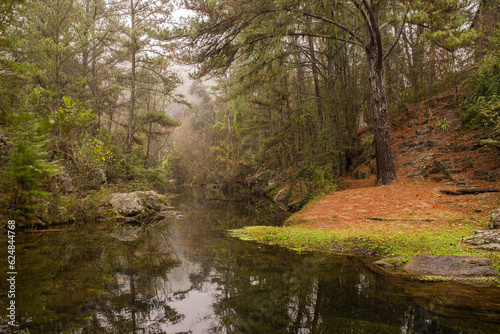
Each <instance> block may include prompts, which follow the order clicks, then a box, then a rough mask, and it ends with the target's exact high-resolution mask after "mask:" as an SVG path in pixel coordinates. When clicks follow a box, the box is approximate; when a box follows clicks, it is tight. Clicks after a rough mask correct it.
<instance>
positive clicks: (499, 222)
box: [462, 209, 500, 251]
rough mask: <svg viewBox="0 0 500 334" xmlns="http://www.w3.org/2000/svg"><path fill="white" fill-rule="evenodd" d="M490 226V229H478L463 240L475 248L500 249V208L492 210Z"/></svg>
mask: <svg viewBox="0 0 500 334" xmlns="http://www.w3.org/2000/svg"><path fill="white" fill-rule="evenodd" d="M489 227H490V230H478V231H476V233H475V234H474V235H473V236H472V237H468V238H464V239H463V240H462V241H463V242H464V243H466V244H469V245H471V246H474V247H475V248H480V249H486V250H497V251H500V209H496V210H493V211H492V212H491V217H490V225H489Z"/></svg>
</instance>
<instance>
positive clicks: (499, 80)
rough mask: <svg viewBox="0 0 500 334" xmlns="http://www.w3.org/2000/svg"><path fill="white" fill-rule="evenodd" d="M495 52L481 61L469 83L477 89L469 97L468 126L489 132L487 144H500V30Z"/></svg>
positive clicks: (494, 38)
mask: <svg viewBox="0 0 500 334" xmlns="http://www.w3.org/2000/svg"><path fill="white" fill-rule="evenodd" d="M489 42H490V45H491V47H492V51H491V52H490V53H489V54H488V55H487V56H486V57H485V58H484V59H483V60H482V61H481V63H480V64H479V66H478V67H477V69H476V71H475V73H474V75H472V76H471V78H469V79H468V80H467V81H466V83H467V84H471V85H472V86H473V90H472V92H471V93H469V94H468V95H467V96H466V99H465V103H464V104H465V106H466V107H467V111H466V113H465V115H464V123H466V124H468V125H472V126H477V127H481V128H483V129H485V130H486V131H487V132H488V133H489V134H490V136H491V138H490V139H489V140H488V141H487V142H488V143H490V144H494V145H498V144H499V139H500V98H499V97H500V29H498V30H497V33H496V36H495V37H493V38H491V39H490V40H489Z"/></svg>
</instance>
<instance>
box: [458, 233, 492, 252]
mask: <svg viewBox="0 0 500 334" xmlns="http://www.w3.org/2000/svg"><path fill="white" fill-rule="evenodd" d="M462 241H463V242H465V243H467V244H469V245H472V246H476V248H481V249H487V250H500V229H494V230H478V231H476V233H475V234H474V236H472V237H468V238H464V239H463V240H462Z"/></svg>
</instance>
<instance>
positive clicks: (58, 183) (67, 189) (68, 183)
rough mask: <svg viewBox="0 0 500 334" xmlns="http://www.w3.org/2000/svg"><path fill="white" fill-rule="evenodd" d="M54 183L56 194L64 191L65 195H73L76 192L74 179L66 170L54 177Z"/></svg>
mask: <svg viewBox="0 0 500 334" xmlns="http://www.w3.org/2000/svg"><path fill="white" fill-rule="evenodd" d="M53 182H54V184H53V186H54V187H55V189H53V191H54V192H57V191H58V190H62V192H63V193H72V192H74V191H75V190H76V186H75V182H74V180H73V178H72V177H71V175H69V173H68V172H66V171H65V170H63V171H61V172H59V173H58V174H57V175H56V176H55V177H54V181H53Z"/></svg>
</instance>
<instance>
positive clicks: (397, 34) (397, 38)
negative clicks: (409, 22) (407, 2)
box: [383, 8, 410, 60]
mask: <svg viewBox="0 0 500 334" xmlns="http://www.w3.org/2000/svg"><path fill="white" fill-rule="evenodd" d="M409 10H410V8H406V12H405V16H404V17H403V22H401V25H400V26H399V29H398V32H397V33H396V35H395V36H394V39H393V40H392V42H391V44H390V46H389V48H388V49H387V50H386V51H385V53H384V58H383V60H385V59H386V58H387V57H388V56H389V55H390V54H391V52H392V50H393V49H394V47H395V46H396V44H398V41H399V38H400V37H401V33H402V32H403V28H404V26H405V24H406V18H407V17H408V11H409Z"/></svg>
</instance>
